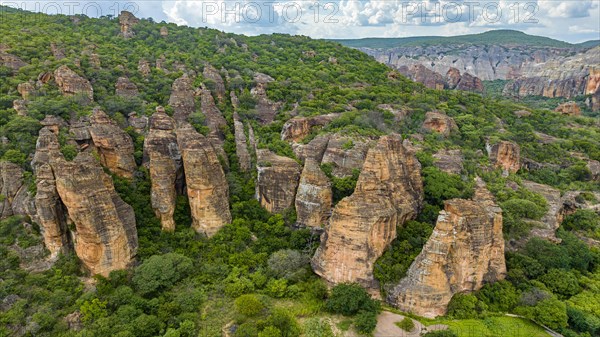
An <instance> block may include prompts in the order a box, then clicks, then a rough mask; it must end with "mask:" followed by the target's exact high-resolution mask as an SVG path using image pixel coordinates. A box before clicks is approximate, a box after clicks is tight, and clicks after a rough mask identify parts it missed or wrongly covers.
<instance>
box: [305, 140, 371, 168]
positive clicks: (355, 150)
mask: <svg viewBox="0 0 600 337" xmlns="http://www.w3.org/2000/svg"><path fill="white" fill-rule="evenodd" d="M373 143H374V141H373V140H372V139H370V138H366V137H353V136H345V135H342V134H333V135H331V136H330V137H329V140H328V141H327V148H326V150H325V152H324V153H323V159H322V161H321V163H322V164H327V163H331V164H332V165H333V172H332V173H333V175H334V176H336V177H338V178H342V177H347V176H351V175H352V173H353V172H352V171H353V170H355V169H360V168H361V167H362V166H363V163H364V161H365V158H366V157H367V152H368V151H369V148H370V147H371V146H372V145H373ZM313 145H319V143H315V144H313ZM317 152H318V151H317Z"/></svg>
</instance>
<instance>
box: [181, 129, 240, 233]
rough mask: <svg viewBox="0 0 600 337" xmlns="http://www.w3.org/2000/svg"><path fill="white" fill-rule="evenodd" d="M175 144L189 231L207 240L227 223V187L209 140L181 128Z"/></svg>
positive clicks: (229, 220)
mask: <svg viewBox="0 0 600 337" xmlns="http://www.w3.org/2000/svg"><path fill="white" fill-rule="evenodd" d="M176 135H177V143H178V144H179V151H180V153H181V157H182V160H183V166H184V171H185V180H186V189H187V196H188V198H189V202H190V208H191V212H192V227H194V229H195V230H196V231H198V232H200V233H204V234H206V235H207V236H209V237H210V236H212V235H214V234H215V233H216V232H217V231H218V230H219V229H220V228H221V227H223V226H224V225H226V224H228V223H230V222H231V213H230V211H229V185H228V183H227V179H226V178H225V172H224V171H223V167H222V166H221V163H220V161H219V158H218V157H217V154H216V152H215V150H214V149H213V147H212V145H211V144H210V142H209V140H208V139H207V138H205V137H204V136H202V135H201V134H199V133H198V132H197V131H196V130H195V129H194V127H192V126H191V125H190V124H181V125H180V126H179V127H178V128H177V130H176Z"/></svg>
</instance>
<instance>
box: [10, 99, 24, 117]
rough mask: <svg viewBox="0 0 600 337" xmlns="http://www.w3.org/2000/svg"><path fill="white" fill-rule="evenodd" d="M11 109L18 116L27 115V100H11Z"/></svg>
mask: <svg viewBox="0 0 600 337" xmlns="http://www.w3.org/2000/svg"><path fill="white" fill-rule="evenodd" d="M13 109H15V111H16V112H17V115H19V116H27V101H26V100H23V99H16V100H14V101H13Z"/></svg>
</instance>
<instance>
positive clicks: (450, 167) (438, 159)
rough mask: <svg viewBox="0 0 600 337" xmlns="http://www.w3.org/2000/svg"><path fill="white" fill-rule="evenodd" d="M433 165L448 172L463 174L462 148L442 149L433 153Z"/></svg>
mask: <svg viewBox="0 0 600 337" xmlns="http://www.w3.org/2000/svg"><path fill="white" fill-rule="evenodd" d="M433 159H434V162H433V165H435V167H437V168H439V169H440V170H442V171H444V172H446V173H452V174H461V173H462V171H463V160H464V158H463V155H462V152H461V151H460V150H440V151H438V152H437V153H435V154H434V155H433Z"/></svg>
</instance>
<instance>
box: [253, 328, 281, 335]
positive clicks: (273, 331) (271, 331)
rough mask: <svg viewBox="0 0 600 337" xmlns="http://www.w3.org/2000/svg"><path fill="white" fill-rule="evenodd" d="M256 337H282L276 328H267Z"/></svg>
mask: <svg viewBox="0 0 600 337" xmlns="http://www.w3.org/2000/svg"><path fill="white" fill-rule="evenodd" d="M258 337H282V334H281V331H280V330H279V329H277V328H276V327H274V326H268V327H266V328H265V329H264V330H263V331H261V332H260V333H259V334H258Z"/></svg>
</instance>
